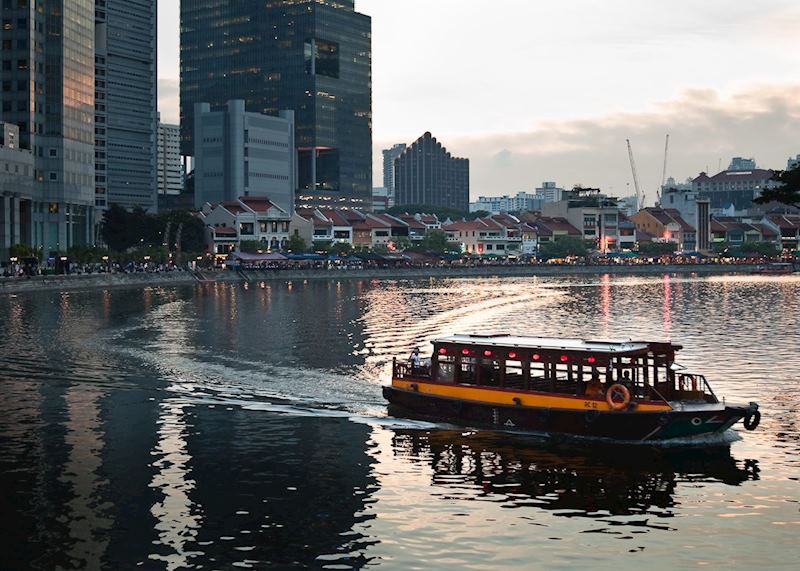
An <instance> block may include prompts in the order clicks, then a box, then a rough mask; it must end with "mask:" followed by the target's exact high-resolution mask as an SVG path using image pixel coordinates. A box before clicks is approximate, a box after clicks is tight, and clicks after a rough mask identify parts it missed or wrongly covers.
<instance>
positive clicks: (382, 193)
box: [372, 186, 390, 212]
mask: <svg viewBox="0 0 800 571" xmlns="http://www.w3.org/2000/svg"><path fill="white" fill-rule="evenodd" d="M389 208H390V205H389V189H387V188H386V187H385V186H376V187H374V188H373V189H372V210H373V211H374V212H385V211H386V210H388V209H389Z"/></svg>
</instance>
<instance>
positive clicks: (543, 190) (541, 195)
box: [534, 181, 566, 202]
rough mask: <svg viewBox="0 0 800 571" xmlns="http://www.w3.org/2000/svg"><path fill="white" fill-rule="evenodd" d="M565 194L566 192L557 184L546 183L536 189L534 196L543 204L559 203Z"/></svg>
mask: <svg viewBox="0 0 800 571" xmlns="http://www.w3.org/2000/svg"><path fill="white" fill-rule="evenodd" d="M564 192H566V191H565V190H564V189H563V188H561V187H560V186H558V185H557V184H556V183H555V182H553V181H546V182H543V183H542V186H540V187H539V188H537V189H536V193H535V194H534V196H535V197H536V198H538V199H539V200H541V201H542V202H558V201H559V200H561V197H562V195H563V193H564Z"/></svg>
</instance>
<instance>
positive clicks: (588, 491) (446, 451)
mask: <svg viewBox="0 0 800 571" xmlns="http://www.w3.org/2000/svg"><path fill="white" fill-rule="evenodd" d="M393 447H394V450H395V454H396V456H398V457H405V458H408V459H410V460H411V461H424V462H426V463H429V464H430V466H431V468H432V470H433V476H432V478H433V481H432V484H433V485H434V486H444V487H452V488H453V490H454V491H457V492H459V493H466V494H467V495H468V496H470V498H471V499H477V500H485V501H491V502H498V503H501V504H503V505H504V506H505V507H530V508H536V509H540V510H547V511H552V512H555V515H558V516H569V517H596V516H597V515H598V514H600V515H602V513H606V514H608V515H610V516H627V515H636V514H643V513H647V514H651V515H653V516H655V517H656V518H667V517H672V516H673V512H672V507H673V506H674V505H675V500H674V496H675V493H676V490H677V488H678V486H679V485H680V484H682V483H692V484H697V483H701V482H709V483H711V482H715V483H724V484H728V485H731V486H736V485H739V484H741V483H743V482H745V481H747V480H755V479H758V477H759V469H758V464H757V462H755V461H744V462H742V461H737V460H735V459H734V458H733V457H732V456H731V453H730V450H729V448H727V447H723V448H720V449H718V450H672V451H671V450H668V449H652V448H641V449H636V450H634V451H631V449H630V448H625V447H613V446H597V447H594V448H592V449H591V451H589V449H587V448H586V447H583V448H581V449H578V448H567V447H554V446H553V445H552V444H546V443H544V442H541V441H539V442H537V441H532V440H530V439H527V438H525V437H522V436H512V435H501V434H491V433H481V434H472V433H460V432H452V431H430V432H428V431H411V430H409V431H397V432H396V435H395V437H394V442H393ZM465 490H467V491H466V492H465ZM653 527H656V528H663V526H662V525H659V524H657V523H656V524H654V525H653Z"/></svg>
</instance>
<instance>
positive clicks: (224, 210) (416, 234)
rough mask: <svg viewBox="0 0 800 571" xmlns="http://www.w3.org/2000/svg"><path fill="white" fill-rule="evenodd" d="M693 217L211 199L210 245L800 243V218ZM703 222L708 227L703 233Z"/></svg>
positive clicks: (512, 249)
mask: <svg viewBox="0 0 800 571" xmlns="http://www.w3.org/2000/svg"><path fill="white" fill-rule="evenodd" d="M700 212H701V214H700V215H697V216H695V220H692V222H689V221H687V220H686V219H685V216H684V215H683V214H682V213H681V212H680V211H679V210H677V209H674V208H661V207H651V208H644V209H642V210H640V211H639V212H637V213H636V214H634V215H632V216H630V217H628V216H626V215H625V214H624V213H623V212H622V211H621V210H620V209H619V208H618V207H617V205H616V202H615V201H614V199H608V198H607V197H605V196H602V195H597V194H596V193H595V194H592V193H591V192H590V193H583V192H581V193H576V194H573V195H570V196H567V197H566V199H565V200H562V201H560V202H557V203H553V204H552V205H546V208H544V209H543V211H542V212H525V213H521V214H519V215H516V216H515V215H511V214H495V215H491V216H487V217H485V218H478V219H475V220H450V219H447V220H440V219H439V218H437V217H436V216H435V215H433V214H426V213H407V214H402V215H396V216H393V215H390V214H386V213H368V212H362V211H359V210H355V209H324V208H317V209H310V208H309V209H300V210H297V211H296V212H293V213H289V212H287V211H285V210H283V209H282V208H280V207H279V206H277V205H275V204H273V203H272V202H270V201H269V200H268V199H265V198H253V197H249V198H248V197H245V198H240V199H239V200H234V201H228V202H222V203H219V204H206V205H204V207H203V209H202V211H201V212H200V213H199V216H200V217H201V219H202V220H203V221H204V223H205V224H206V228H207V242H208V249H209V251H210V252H213V253H215V254H217V255H220V256H224V255H227V254H228V253H230V252H231V251H235V250H237V249H239V247H240V245H241V242H242V241H255V242H258V243H260V244H262V245H263V248H264V250H265V251H273V252H280V251H286V250H287V249H288V245H289V241H290V239H291V237H292V236H298V237H300V238H302V239H303V240H304V242H305V243H306V244H312V243H314V244H325V245H331V244H336V243H344V244H348V245H350V246H352V247H354V248H359V249H361V248H363V249H367V248H386V249H388V250H395V249H402V248H403V247H405V246H408V245H414V244H419V243H420V242H421V241H422V240H424V238H425V237H426V235H427V234H428V233H429V232H431V231H441V232H443V233H444V234H445V235H446V236H447V240H448V242H450V244H451V245H452V246H453V247H454V249H459V250H461V251H462V252H464V253H467V254H473V255H479V256H491V255H495V256H525V255H533V254H536V253H537V252H538V251H539V249H540V247H541V245H542V244H545V243H547V242H552V241H555V240H558V239H559V238H561V237H571V238H578V239H581V240H583V241H584V242H585V243H586V244H587V245H589V246H590V247H592V248H593V249H594V250H597V251H599V252H603V253H606V252H623V251H632V250H636V249H637V248H638V246H639V245H640V244H642V243H644V242H672V243H675V244H676V248H677V250H678V251H682V252H694V251H697V250H701V251H705V250H710V249H711V248H712V247H713V245H714V244H715V243H720V242H725V243H727V244H729V245H731V246H736V245H739V244H742V243H745V242H771V243H774V244H775V245H776V246H778V247H781V248H788V249H794V250H796V249H798V242H799V241H800V216H798V215H784V214H766V215H761V216H758V217H755V218H742V217H711V216H710V215H707V220H706V221H705V222H704V221H703V220H702V213H703V210H702V209H701V211H700ZM698 226H699V227H700V228H701V229H702V230H701V232H698V230H697V228H698Z"/></svg>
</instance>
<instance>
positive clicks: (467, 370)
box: [458, 357, 478, 385]
mask: <svg viewBox="0 0 800 571" xmlns="http://www.w3.org/2000/svg"><path fill="white" fill-rule="evenodd" d="M477 364H478V360H477V359H475V358H474V357H461V367H460V369H459V371H458V382H459V383H460V384H462V385H477V384H478V374H477V368H478V366H477Z"/></svg>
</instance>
